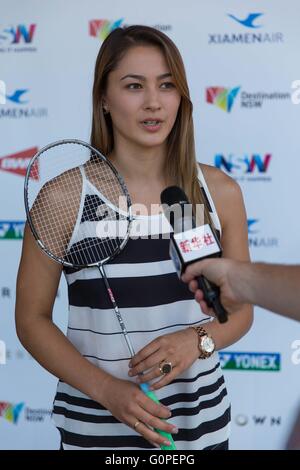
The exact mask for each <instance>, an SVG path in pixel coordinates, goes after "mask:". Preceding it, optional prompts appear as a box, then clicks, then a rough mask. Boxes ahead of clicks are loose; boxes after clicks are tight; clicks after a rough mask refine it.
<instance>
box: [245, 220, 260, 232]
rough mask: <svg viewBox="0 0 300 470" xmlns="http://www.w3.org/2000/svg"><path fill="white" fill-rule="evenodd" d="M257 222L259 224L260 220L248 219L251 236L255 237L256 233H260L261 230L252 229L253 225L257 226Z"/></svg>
mask: <svg viewBox="0 0 300 470" xmlns="http://www.w3.org/2000/svg"><path fill="white" fill-rule="evenodd" d="M257 222H259V219H248V220H247V223H248V233H249V235H251V234H252V235H253V234H254V233H258V232H259V230H253V228H252V225H254V224H257Z"/></svg>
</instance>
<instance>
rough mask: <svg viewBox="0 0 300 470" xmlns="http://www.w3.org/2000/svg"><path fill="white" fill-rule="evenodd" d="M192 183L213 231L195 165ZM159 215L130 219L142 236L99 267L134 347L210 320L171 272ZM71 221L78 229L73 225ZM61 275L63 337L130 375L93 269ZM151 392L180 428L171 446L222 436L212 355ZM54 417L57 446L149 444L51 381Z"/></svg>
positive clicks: (226, 419)
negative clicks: (65, 311)
mask: <svg viewBox="0 0 300 470" xmlns="http://www.w3.org/2000/svg"><path fill="white" fill-rule="evenodd" d="M83 177H84V176H83ZM199 181H200V184H201V186H202V189H203V191H204V192H205V193H206V197H207V200H208V203H209V204H210V209H211V215H212V219H213V222H214V224H215V226H216V229H218V230H220V229H221V227H220V222H219V218H218V216H217V213H216V210H215V207H214V204H213V201H212V198H211V196H210V194H209V191H208V188H207V185H206V183H205V180H204V177H203V174H202V172H201V170H199ZM83 188H84V191H85V194H84V195H83V196H84V197H86V196H88V195H93V194H95V192H96V190H95V188H94V187H93V186H92V185H91V184H90V183H89V182H88V181H87V180H86V181H85V184H84V185H83ZM83 211H84V206H83V207H82V210H81V213H80V214H79V216H78V217H79V218H80V219H79V221H80V222H81V221H82V212H83ZM163 219H164V216H163V215H158V216H152V217H144V216H139V217H138V218H137V220H136V221H135V222H134V224H139V228H140V231H141V232H142V233H143V235H144V236H143V237H141V238H137V239H129V241H128V243H127V245H126V246H125V248H124V250H123V251H122V252H121V254H119V255H118V256H117V257H116V258H115V259H114V260H113V261H112V262H111V263H110V264H107V265H106V266H105V270H106V274H107V277H108V279H109V282H110V284H111V288H112V290H113V292H114V295H115V298H116V301H117V303H118V306H119V308H120V310H121V313H122V316H123V318H124V321H125V325H126V327H127V330H128V332H129V334H130V338H131V341H132V343H133V346H134V349H135V350H136V351H139V350H140V349H141V348H143V347H144V346H145V345H147V344H148V343H150V341H152V340H153V339H155V338H157V337H158V336H161V335H164V334H167V333H172V332H176V331H179V330H181V329H184V328H187V327H188V326H191V325H197V324H200V323H202V324H204V323H205V322H207V321H208V320H209V319H208V317H207V316H205V315H204V314H203V313H202V312H201V309H200V307H199V305H198V304H197V303H196V302H195V301H194V300H193V296H192V294H191V293H190V291H189V290H188V288H187V286H186V285H185V284H183V283H182V282H181V281H180V280H179V279H178V277H177V274H176V272H175V269H174V266H173V263H172V261H171V260H170V257H169V240H168V239H167V238H166V237H165V238H164V237H163V235H162V233H166V232H168V231H170V226H169V224H168V222H167V221H166V219H165V220H163ZM95 223H96V222H95ZM76 227H77V230H78V227H80V224H76ZM74 235H75V237H74V236H73V240H76V234H74ZM150 235H152V237H150ZM153 235H156V237H153ZM65 276H66V279H67V283H68V291H69V304H70V307H69V321H68V331H67V336H68V339H69V340H70V341H71V342H72V343H73V344H74V346H75V347H76V348H77V349H78V350H79V351H80V353H81V354H82V355H83V356H84V357H85V358H87V359H88V360H89V361H91V362H92V363H93V364H95V365H96V366H98V367H100V368H102V369H103V370H105V371H106V372H108V373H110V374H112V375H114V376H116V377H118V378H120V379H126V380H130V379H129V377H128V363H129V360H130V356H129V353H128V348H127V346H126V343H125V340H124V338H123V335H122V334H121V333H120V327H119V324H118V321H117V319H116V316H115V313H114V310H113V309H112V307H111V304H110V301H109V298H108V295H107V292H106V290H105V287H104V284H103V281H102V279H101V278H100V274H99V270H98V269H97V268H87V269H81V270H77V271H75V270H72V271H71V270H70V269H65ZM78 373H80V371H78ZM132 380H134V379H132ZM156 393H157V396H158V398H159V399H160V400H161V402H162V403H163V404H164V405H166V406H168V407H169V408H170V409H171V411H172V417H171V418H170V419H169V420H168V421H169V422H170V423H172V424H174V425H176V426H177V427H178V428H179V433H178V434H177V435H174V440H175V442H176V447H177V449H178V450H199V449H206V448H214V447H215V446H217V445H218V444H220V443H222V442H225V441H226V440H227V439H228V435H229V426H230V405H229V401H228V397H227V391H226V387H225V383H224V377H223V374H222V371H221V368H220V363H219V358H218V354H217V353H214V354H213V355H212V356H211V357H210V358H209V359H205V360H200V359H199V360H197V361H196V362H194V364H193V365H192V366H191V367H190V368H189V369H188V370H186V371H185V372H184V373H183V374H181V375H180V376H179V377H177V378H176V380H174V381H173V382H172V383H171V384H169V385H167V386H165V387H163V388H162V389H161V390H158V391H157V392H156ZM53 419H54V422H55V425H56V426H57V428H58V429H59V431H60V433H61V437H62V444H63V448H64V449H112V450H113V449H120V450H123V449H124V450H125V449H130V450H131V449H149V448H151V445H150V443H148V441H146V440H145V439H144V438H142V437H141V435H140V434H138V433H137V432H135V431H134V430H133V429H132V428H130V427H129V426H127V425H125V424H123V423H120V422H119V421H118V420H117V419H115V418H114V417H113V416H112V415H111V413H110V412H109V411H108V410H106V409H105V408H104V407H103V406H101V404H100V403H97V402H95V401H93V400H91V399H90V398H89V397H88V396H86V395H84V394H83V393H81V392H80V391H78V390H76V389H74V388H73V387H71V386H70V385H68V384H66V383H64V382H62V381H59V383H58V387H57V393H56V396H55V400H54V407H53Z"/></svg>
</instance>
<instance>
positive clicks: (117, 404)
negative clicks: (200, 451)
mask: <svg viewBox="0 0 300 470" xmlns="http://www.w3.org/2000/svg"><path fill="white" fill-rule="evenodd" d="M101 392H102V393H101V395H102V396H101V405H103V406H105V408H107V409H108V410H109V411H110V412H111V413H112V415H113V416H114V417H115V418H117V419H118V420H119V421H121V422H122V423H125V424H127V426H130V427H131V428H132V429H134V430H135V431H136V432H137V433H139V434H141V436H143V437H144V438H145V439H147V440H148V441H149V442H150V443H151V444H152V445H154V446H156V447H160V446H161V445H164V446H166V445H170V442H168V440H166V438H165V437H164V436H161V435H160V434H158V433H157V432H155V431H154V430H152V429H151V428H155V429H160V430H162V431H165V432H167V433H172V434H176V433H177V432H178V430H177V428H176V426H173V425H172V424H168V423H167V422H166V421H164V420H165V419H167V418H170V417H171V412H170V410H169V409H168V408H167V407H166V406H164V405H162V404H158V403H155V402H154V401H153V400H151V398H149V397H147V396H146V395H145V394H144V393H143V392H142V391H141V389H140V388H139V386H138V385H136V384H135V383H133V382H130V381H129V380H121V379H118V378H116V377H112V376H110V377H108V378H107V379H106V380H105V382H104V388H102V391H101ZM99 401H100V400H99ZM137 423H138V424H137Z"/></svg>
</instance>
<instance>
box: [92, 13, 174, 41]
mask: <svg viewBox="0 0 300 470" xmlns="http://www.w3.org/2000/svg"><path fill="white" fill-rule="evenodd" d="M127 26H130V25H129V24H125V23H124V18H120V19H118V20H116V21H111V20H107V19H99V20H90V21H89V35H90V36H93V37H95V38H98V39H100V41H104V39H106V38H107V36H108V35H109V34H110V33H111V32H112V31H114V30H115V29H116V28H126V27H127ZM151 26H152V27H153V28H155V29H158V30H159V31H164V32H167V31H170V30H171V29H172V26H171V25H170V24H159V23H158V24H153V25H151Z"/></svg>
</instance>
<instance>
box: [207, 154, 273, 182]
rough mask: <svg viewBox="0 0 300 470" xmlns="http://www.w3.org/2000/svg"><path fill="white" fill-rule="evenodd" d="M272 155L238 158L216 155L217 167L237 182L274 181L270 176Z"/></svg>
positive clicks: (252, 155) (231, 155)
mask: <svg viewBox="0 0 300 470" xmlns="http://www.w3.org/2000/svg"><path fill="white" fill-rule="evenodd" d="M271 159H272V154H271V153H266V154H258V153H254V154H251V155H247V154H245V155H243V156H236V155H233V154H229V155H223V154H221V153H218V154H216V155H215V167H216V168H219V169H220V170H223V171H224V172H225V173H228V174H229V175H230V176H231V177H232V178H234V179H235V180H236V181H239V182H243V181H250V182H255V181H262V182H266V181H267V182H270V181H272V178H271V176H270V175H269V170H270V163H271Z"/></svg>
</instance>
